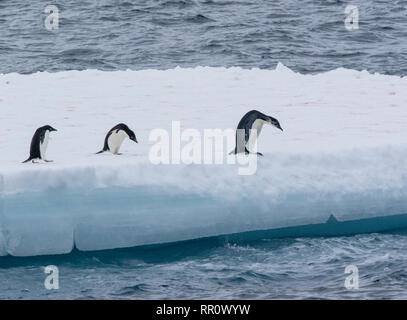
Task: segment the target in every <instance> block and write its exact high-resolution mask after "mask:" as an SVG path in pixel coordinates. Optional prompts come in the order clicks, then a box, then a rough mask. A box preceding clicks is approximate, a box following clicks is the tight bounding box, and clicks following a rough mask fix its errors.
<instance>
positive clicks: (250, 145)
mask: <svg viewBox="0 0 407 320" xmlns="http://www.w3.org/2000/svg"><path fill="white" fill-rule="evenodd" d="M265 123H266V121H264V120H260V119H257V120H255V121H254V122H253V125H252V130H251V131H250V135H249V141H248V142H247V144H246V148H247V150H249V151H250V152H254V146H255V144H256V140H257V138H258V137H259V136H260V132H261V129H263V125H264V124H265Z"/></svg>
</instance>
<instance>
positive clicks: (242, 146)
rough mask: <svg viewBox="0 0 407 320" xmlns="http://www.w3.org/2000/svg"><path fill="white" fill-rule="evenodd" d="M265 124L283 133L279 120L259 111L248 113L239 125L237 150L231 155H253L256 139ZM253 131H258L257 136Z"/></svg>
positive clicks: (260, 154) (258, 153)
mask: <svg viewBox="0 0 407 320" xmlns="http://www.w3.org/2000/svg"><path fill="white" fill-rule="evenodd" d="M265 123H268V124H271V125H272V126H274V127H276V128H277V129H280V130H281V131H283V128H281V126H280V123H279V122H278V120H277V119H275V118H273V117H270V116H267V115H265V114H264V113H261V112H260V111H257V110H251V111H249V112H248V113H246V114H245V115H244V116H243V118H242V119H241V120H240V121H239V124H238V125H237V129H236V147H235V150H233V151H232V152H230V153H229V154H238V153H243V152H244V153H245V154H249V153H252V152H251V151H252V150H253V146H254V144H255V142H256V139H257V137H258V136H259V135H260V132H261V129H263V125H264V124H265ZM251 129H252V130H253V129H254V130H256V131H255V132H257V135H256V134H254V132H251V131H250V130H251ZM243 130H244V131H243ZM256 154H257V155H259V156H262V155H263V154H262V153H260V152H256Z"/></svg>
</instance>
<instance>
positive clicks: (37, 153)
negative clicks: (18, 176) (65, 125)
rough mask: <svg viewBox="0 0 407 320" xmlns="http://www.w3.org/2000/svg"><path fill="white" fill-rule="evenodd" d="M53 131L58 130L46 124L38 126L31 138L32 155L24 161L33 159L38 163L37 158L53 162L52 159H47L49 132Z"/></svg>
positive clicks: (33, 161)
mask: <svg viewBox="0 0 407 320" xmlns="http://www.w3.org/2000/svg"><path fill="white" fill-rule="evenodd" d="M52 131H57V130H56V129H54V128H53V127H51V126H49V125H46V126H43V127H41V128H38V129H37V130H36V131H35V133H34V136H33V137H32V140H31V146H30V157H29V158H28V159H27V160H25V161H23V163H26V162H28V161H32V163H37V161H36V160H44V161H45V162H52V160H46V159H45V153H46V151H47V147H48V140H49V133H50V132H52Z"/></svg>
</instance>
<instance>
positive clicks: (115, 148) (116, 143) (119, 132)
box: [96, 123, 138, 154]
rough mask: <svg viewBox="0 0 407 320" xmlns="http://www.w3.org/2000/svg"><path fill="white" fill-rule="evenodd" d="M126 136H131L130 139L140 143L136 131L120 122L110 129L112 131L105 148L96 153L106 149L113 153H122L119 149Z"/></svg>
mask: <svg viewBox="0 0 407 320" xmlns="http://www.w3.org/2000/svg"><path fill="white" fill-rule="evenodd" d="M125 138H129V139H130V140H133V141H134V142H136V143H138V141H137V138H136V135H135V134H134V132H133V131H131V130H130V129H129V127H128V126H126V125H125V124H124V123H119V124H118V125H117V126H114V127H113V128H112V129H110V131H109V132H108V133H107V135H106V138H105V144H104V146H103V149H102V150H101V151H99V152H97V153H96V154H99V153H102V152H105V151H110V152H111V153H113V154H120V153H119V149H120V146H121V145H122V143H123V141H124V139H125Z"/></svg>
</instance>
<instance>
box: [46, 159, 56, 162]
mask: <svg viewBox="0 0 407 320" xmlns="http://www.w3.org/2000/svg"><path fill="white" fill-rule="evenodd" d="M44 161H45V162H54V160H45V159H44Z"/></svg>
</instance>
